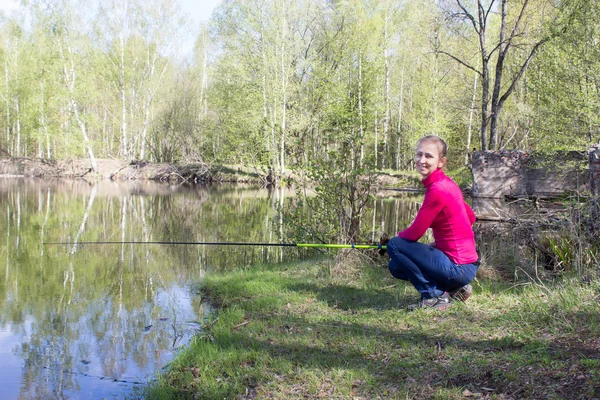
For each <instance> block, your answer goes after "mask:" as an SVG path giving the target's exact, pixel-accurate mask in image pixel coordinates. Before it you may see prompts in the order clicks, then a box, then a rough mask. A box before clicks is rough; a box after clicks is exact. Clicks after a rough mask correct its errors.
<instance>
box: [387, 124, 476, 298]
mask: <svg viewBox="0 0 600 400" xmlns="http://www.w3.org/2000/svg"><path fill="white" fill-rule="evenodd" d="M446 151H447V145H446V142H444V141H443V140H442V139H441V138H439V137H437V136H434V135H430V136H425V137H423V138H421V139H420V140H419V141H418V142H417V151H416V154H415V165H416V168H417V171H418V172H419V174H421V177H422V183H423V185H424V186H425V198H424V200H423V204H422V205H421V208H420V209H419V212H418V213H417V216H416V217H415V220H414V221H413V223H412V224H411V225H410V226H409V227H408V228H407V229H405V230H403V231H402V232H399V233H398V237H395V238H393V239H391V240H390V241H389V242H388V243H387V252H388V254H389V255H390V264H389V269H390V272H391V274H392V275H393V276H394V277H395V278H398V279H402V280H407V281H410V283H412V284H413V286H414V287H415V288H416V289H417V291H419V293H420V294H421V300H420V301H419V303H418V304H417V305H414V306H411V307H410V308H435V309H440V310H443V309H445V308H447V307H449V306H450V305H451V301H452V299H456V300H461V301H465V300H467V298H468V297H469V296H470V295H471V290H472V288H471V285H469V282H471V281H472V280H473V279H474V278H475V274H476V273H477V267H478V266H479V262H478V256H477V252H476V249H475V238H474V234H473V230H472V228H471V226H472V225H473V223H475V214H474V213H473V210H471V207H469V205H468V204H467V203H465V201H464V199H463V196H462V192H461V191H460V188H459V187H458V185H457V184H456V183H455V182H454V181H453V180H452V179H450V178H448V177H447V176H446V175H445V174H444V171H442V167H443V166H444V165H445V164H446ZM428 228H431V230H432V231H433V238H434V240H435V241H434V242H433V243H431V244H430V245H426V244H423V243H419V242H417V240H419V239H420V238H421V237H422V236H423V235H424V234H425V232H426V231H427V229H428Z"/></svg>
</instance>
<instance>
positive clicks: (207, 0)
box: [0, 0, 223, 57]
mask: <svg viewBox="0 0 600 400" xmlns="http://www.w3.org/2000/svg"><path fill="white" fill-rule="evenodd" d="M177 1H178V2H179V5H180V7H181V9H182V10H183V12H184V14H185V15H186V16H187V17H188V18H190V19H191V20H192V26H193V29H194V30H196V29H198V28H199V26H200V23H201V22H206V21H208V20H209V19H210V17H211V15H212V12H213V11H214V9H215V8H216V7H217V6H218V5H219V4H220V3H221V2H222V1H223V0H177ZM19 3H20V0H0V11H4V13H5V15H7V16H10V15H11V13H12V12H13V11H15V10H16V9H18V8H19ZM195 40H196V38H195V37H193V36H189V37H188V39H187V40H186V42H184V43H182V44H181V49H182V51H183V53H182V54H183V55H184V57H185V56H189V55H190V54H191V53H192V49H193V47H194V42H195Z"/></svg>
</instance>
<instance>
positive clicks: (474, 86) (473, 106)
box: [465, 74, 479, 165]
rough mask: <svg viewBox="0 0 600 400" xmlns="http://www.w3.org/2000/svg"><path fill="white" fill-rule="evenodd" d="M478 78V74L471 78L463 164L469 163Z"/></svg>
mask: <svg viewBox="0 0 600 400" xmlns="http://www.w3.org/2000/svg"><path fill="white" fill-rule="evenodd" d="M478 79H479V75H478V74H475V79H473V97H472V98H471V109H470V111H469V130H468V133H467V151H466V152H465V165H469V151H470V149H471V135H472V133H471V132H472V128H473V114H475V100H476V95H477V80H478Z"/></svg>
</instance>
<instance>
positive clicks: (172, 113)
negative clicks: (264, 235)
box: [0, 0, 600, 175]
mask: <svg viewBox="0 0 600 400" xmlns="http://www.w3.org/2000/svg"><path fill="white" fill-rule="evenodd" d="M23 4H24V5H22V7H26V9H27V11H28V13H29V14H28V15H30V21H28V22H27V23H26V22H25V21H23V20H19V19H12V18H2V19H1V20H0V37H1V39H2V40H1V41H0V68H2V70H3V77H4V78H3V80H4V81H5V84H4V85H3V87H2V88H1V89H0V92H1V94H2V96H1V99H0V104H2V109H1V110H0V131H1V132H2V133H3V134H2V135H0V147H1V148H2V149H3V150H5V151H6V152H7V153H8V154H10V155H13V156H28V157H32V156H41V157H44V158H65V157H69V156H71V157H84V156H87V154H88V153H89V152H90V151H92V152H94V153H96V154H97V155H98V156H99V157H118V158H124V159H138V158H149V159H150V160H152V161H169V162H182V161H200V160H202V161H208V162H217V163H229V164H242V163H244V164H252V165H260V166H271V167H272V168H274V170H275V171H276V172H284V175H285V171H286V170H287V169H293V168H302V167H304V166H305V165H306V164H307V163H308V161H309V160H311V159H314V158H318V159H322V158H326V157H327V153H328V152H329V151H330V148H331V147H333V148H341V147H342V146H344V141H345V140H346V138H345V135H352V136H353V137H359V138H360V146H361V150H360V151H361V154H362V155H363V156H364V157H370V158H373V159H374V160H375V161H374V163H373V166H374V169H375V170H376V169H388V168H394V169H396V170H400V169H407V168H409V167H410V162H411V158H412V153H413V149H412V146H413V145H414V143H415V141H416V139H417V138H419V137H421V136H423V135H425V134H430V133H435V134H438V135H440V136H442V137H443V138H444V139H446V140H447V141H448V143H450V144H451V148H452V149H456V150H455V151H456V157H455V159H456V160H462V159H463V158H464V156H465V155H466V152H467V150H468V149H467V136H468V132H470V135H471V140H470V146H469V147H471V148H473V147H478V146H479V144H480V137H479V136H480V135H479V133H478V130H479V123H478V122H477V121H479V120H480V118H481V114H480V113H481V107H479V106H478V104H479V105H480V104H481V100H482V99H481V92H480V90H481V87H482V86H481V80H480V79H478V80H476V81H475V80H474V78H475V76H474V72H473V70H471V69H468V68H464V67H463V66H461V64H459V63H457V62H456V61H455V60H453V59H452V58H450V57H448V56H447V55H445V54H444V53H446V54H453V55H455V56H456V57H457V58H459V59H461V60H464V61H465V62H466V63H468V64H469V65H471V66H473V68H475V69H477V68H479V67H480V65H478V63H479V61H478V59H479V58H480V57H474V55H475V54H477V52H478V46H477V41H473V40H469V39H471V38H470V37H469V35H470V34H472V33H473V32H472V29H471V28H470V25H469V24H468V23H464V21H462V20H457V19H456V18H450V17H449V16H456V15H457V14H456V13H455V11H456V8H455V7H456V4H454V3H452V2H450V3H448V2H442V3H440V2H436V1H433V0H425V1H424V0H404V1H402V2H397V1H392V0H381V1H377V2H373V1H367V0H349V1H341V2H338V1H336V2H325V3H323V2H317V1H314V0H299V1H292V0H266V1H263V0H244V1H242V0H231V1H227V2H222V3H221V4H220V6H219V7H217V9H216V10H215V13H214V16H213V18H212V19H211V21H210V23H209V24H207V25H205V26H203V27H202V29H201V32H200V33H199V35H198V38H197V42H196V46H195V48H194V54H193V55H191V56H190V57H189V58H187V59H185V60H184V59H182V57H179V56H178V55H177V54H176V47H177V44H178V43H180V42H182V40H181V39H182V38H183V35H184V34H185V33H186V31H188V30H186V27H187V25H186V22H185V19H184V18H183V17H182V15H181V13H180V11H178V9H177V7H176V4H175V2H171V1H166V0H152V1H150V2H148V1H146V2H144V1H141V0H135V1H130V2H127V3H123V2H118V1H114V0H106V1H104V2H100V1H98V2H91V3H90V2H82V1H81V0H61V1H55V2H50V3H48V2H43V1H41V0H35V1H28V2H25V3H23ZM96 6H97V7H96ZM470 6H471V5H469V7H470ZM517 9H518V7H515V8H511V9H510V10H509V15H508V20H509V22H511V23H514V22H515V19H516V17H517V16H516V15H514V11H516V10H517ZM554 17H556V18H554ZM490 19H491V21H490V25H489V27H488V28H489V32H488V33H489V35H488V40H489V41H490V43H488V45H489V46H490V47H489V48H488V50H490V49H492V48H493V43H492V40H493V39H494V38H497V34H498V29H499V22H498V19H499V16H498V15H497V14H496V13H491V14H490ZM79 21H84V22H85V23H79ZM598 21H600V17H599V16H598V7H596V4H595V3H594V2H593V1H590V0H569V1H564V2H559V3H556V4H555V3H548V2H546V3H544V2H536V3H535V4H533V3H529V5H528V8H527V9H526V13H525V14H524V16H523V21H522V24H521V27H522V28H524V29H525V30H522V31H519V35H518V38H515V40H517V39H518V40H517V41H518V43H516V42H515V43H513V44H514V45H515V46H514V47H513V48H512V49H511V51H510V52H509V53H508V54H509V57H508V58H507V59H506V60H505V62H504V64H503V66H504V69H503V71H504V80H503V82H504V84H503V85H501V86H502V87H501V88H500V89H501V92H502V93H504V91H506V90H507V89H508V87H509V82H510V81H511V79H512V78H513V77H516V76H517V75H518V73H519V69H520V67H521V66H522V65H523V63H524V61H525V60H526V56H527V52H526V51H524V49H526V48H528V47H527V46H526V44H529V43H535V42H536V41H537V40H539V39H540V38H544V37H552V40H550V41H548V42H547V43H545V44H544V45H543V46H542V47H541V48H540V49H539V51H538V52H537V54H536V56H535V57H534V58H533V60H532V61H531V64H530V65H529V67H528V68H527V70H526V71H525V74H524V75H523V76H522V78H521V79H520V80H519V81H518V82H517V84H516V85H515V87H514V91H513V92H512V94H511V96H509V98H508V99H507V100H506V102H505V103H503V107H502V112H501V113H500V118H499V119H498V138H499V147H502V148H521V149H524V150H532V149H536V150H538V149H555V148H568V149H579V150H581V149H582V148H585V147H587V145H589V144H590V143H592V142H595V141H597V140H598V138H597V132H598V129H599V128H598V127H599V126H600V119H599V117H598V116H599V115H600V96H599V95H598V93H599V91H598V79H597V76H600V73H599V72H600V66H599V65H600V64H599V62H598V60H599V59H600V57H599V54H598V46H597V45H596V41H597V37H598V30H599V26H600V25H599V24H598ZM564 27H568V29H563V28H564ZM189 31H190V32H191V30H189ZM497 53H498V52H496V51H491V50H490V54H489V56H490V58H489V61H490V63H491V64H490V65H493V64H494V63H495V62H496V57H497ZM75 111H77V113H78V115H75ZM84 131H85V133H86V134H87V136H88V139H87V140H86V139H85V136H84V135H83V134H82V133H83V132H84ZM469 150H470V149H469ZM363 156H361V157H363ZM456 167H458V164H457V165H456V166H453V167H452V168H456Z"/></svg>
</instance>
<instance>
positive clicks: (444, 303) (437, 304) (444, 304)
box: [407, 292, 452, 311]
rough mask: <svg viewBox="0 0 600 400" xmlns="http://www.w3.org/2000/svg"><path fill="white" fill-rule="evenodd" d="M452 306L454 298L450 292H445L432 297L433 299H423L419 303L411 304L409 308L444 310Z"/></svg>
mask: <svg viewBox="0 0 600 400" xmlns="http://www.w3.org/2000/svg"><path fill="white" fill-rule="evenodd" d="M450 306H452V300H451V299H450V294H449V293H448V292H444V294H442V295H441V296H440V297H432V298H431V299H421V300H420V301H419V302H418V303H417V304H411V305H410V306H408V307H407V308H408V310H410V311H412V310H416V309H417V308H432V309H434V310H440V311H443V310H445V309H446V308H448V307H450Z"/></svg>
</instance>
